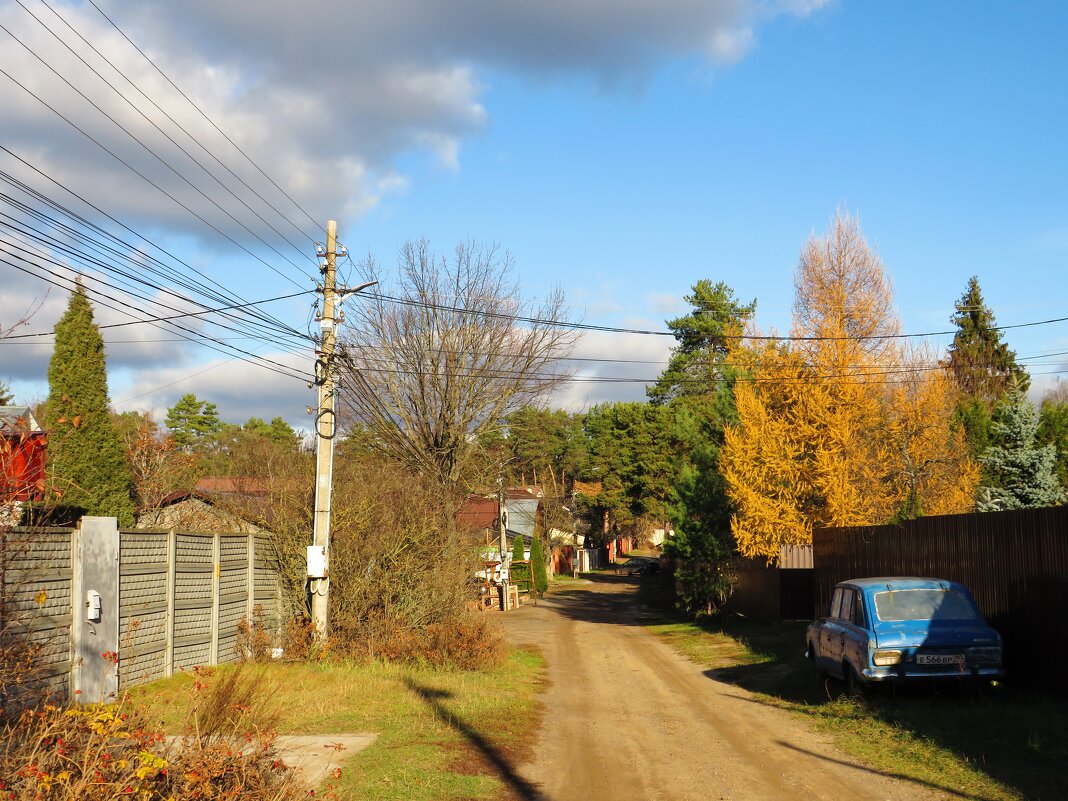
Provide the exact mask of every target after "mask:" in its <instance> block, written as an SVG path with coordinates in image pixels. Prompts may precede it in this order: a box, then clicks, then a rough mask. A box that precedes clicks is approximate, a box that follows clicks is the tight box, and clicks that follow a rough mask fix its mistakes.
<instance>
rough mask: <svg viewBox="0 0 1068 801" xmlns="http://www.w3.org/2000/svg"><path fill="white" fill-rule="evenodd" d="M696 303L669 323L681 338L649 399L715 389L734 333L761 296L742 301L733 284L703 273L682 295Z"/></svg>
mask: <svg viewBox="0 0 1068 801" xmlns="http://www.w3.org/2000/svg"><path fill="white" fill-rule="evenodd" d="M683 300H685V301H686V302H687V303H689V304H690V305H691V306H692V307H693V311H691V312H690V313H689V314H687V315H686V316H684V317H677V318H676V319H674V320H668V321H667V326H668V328H670V329H671V332H672V333H673V334H674V335H675V339H676V341H677V342H678V344H677V345H676V346H675V348H674V349H673V350H672V353H671V359H670V361H669V362H668V366H667V369H666V370H664V372H663V373H661V374H660V377H659V378H658V379H657V381H656V384H654V385H653V386H651V387H649V388H648V390H647V394H648V395H649V400H650V401H652V402H653V403H655V404H663V403H667V402H669V401H671V400H673V399H675V398H680V397H686V396H695V395H710V394H713V393H714V392H715V388H716V385H717V384H718V383H719V382H720V381H721V380H723V379H724V371H723V364H722V363H723V361H724V360H725V358H726V356H727V353H728V351H729V349H730V347H731V343H732V341H733V339H734V338H735V337H737V336H738V335H740V334H741V333H742V331H743V330H744V328H745V324H746V322H748V321H749V320H750V319H752V317H753V314H754V313H755V312H756V300H753V301H751V302H750V303H748V304H741V303H739V302H738V301H737V300H735V298H734V290H733V289H731V288H730V287H729V286H727V285H726V284H725V283H723V282H722V281H720V282H719V283H717V284H713V283H712V282H711V281H709V280H708V279H701V280H700V281H698V282H697V283H696V284H694V285H693V289H692V294H690V295H687V296H685V297H684V298H683Z"/></svg>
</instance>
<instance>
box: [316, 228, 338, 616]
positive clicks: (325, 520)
mask: <svg viewBox="0 0 1068 801" xmlns="http://www.w3.org/2000/svg"><path fill="white" fill-rule="evenodd" d="M322 255H323V256H325V257H326V260H325V262H324V263H323V265H322V272H323V285H322V291H323V316H322V319H321V320H320V329H321V330H322V334H323V336H322V343H321V344H320V346H319V351H318V352H317V353H316V360H315V383H316V385H317V389H318V401H319V402H318V404H317V405H316V407H315V408H316V411H315V519H314V526H315V528H314V533H313V535H312V543H313V544H314V545H317V546H320V547H322V549H323V554H324V570H323V572H324V574H325V575H323V576H321V577H312V576H311V575H310V574H311V572H312V571H311V570H310V569H309V578H310V586H311V593H312V624H313V625H314V627H315V632H316V635H317V636H319V637H325V636H326V632H327V626H328V624H329V610H330V509H331V501H332V498H331V495H332V494H333V488H334V476H333V472H334V434H335V433H336V430H337V429H336V425H335V424H336V421H337V415H336V413H335V411H334V394H335V390H334V351H335V349H336V347H337V320H336V319H335V317H336V311H337V221H336V220H330V221H329V222H328V223H327V224H326V252H325V253H324V254H322ZM309 568H310V566H309Z"/></svg>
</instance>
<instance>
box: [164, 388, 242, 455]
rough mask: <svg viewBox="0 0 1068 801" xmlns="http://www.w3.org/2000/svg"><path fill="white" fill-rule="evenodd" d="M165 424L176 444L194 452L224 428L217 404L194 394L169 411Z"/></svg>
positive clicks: (185, 396)
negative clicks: (198, 445)
mask: <svg viewBox="0 0 1068 801" xmlns="http://www.w3.org/2000/svg"><path fill="white" fill-rule="evenodd" d="M165 422H166V424H167V428H169V429H170V430H171V437H172V438H173V439H174V443H175V444H176V445H177V446H178V447H180V448H183V449H184V450H186V451H190V450H193V448H194V447H195V446H196V445H197V444H199V443H200V442H203V441H204V440H205V439H207V438H208V437H210V436H211V435H212V434H217V433H218V432H219V430H220V429H221V428H222V423H220V422H219V410H218V409H217V408H216V406H215V404H214V403H209V402H208V401H203V400H200V399H199V398H197V396H196V395H193V394H192V393H190V394H188V395H183V396H182V397H181V398H179V399H178V402H177V403H175V404H174V406H172V407H171V408H170V409H168V410H167V418H166V420H165ZM250 422H251V421H250ZM260 422H261V423H262V422H263V421H262V420H261V421H260Z"/></svg>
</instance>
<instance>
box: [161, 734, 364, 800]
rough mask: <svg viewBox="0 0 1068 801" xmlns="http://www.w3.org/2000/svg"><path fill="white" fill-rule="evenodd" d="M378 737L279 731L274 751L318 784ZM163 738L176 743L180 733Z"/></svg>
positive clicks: (312, 782) (311, 782)
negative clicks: (276, 750) (284, 732)
mask: <svg viewBox="0 0 1068 801" xmlns="http://www.w3.org/2000/svg"><path fill="white" fill-rule="evenodd" d="M377 739H378V735H377V734H369V733H363V734H281V735H279V736H278V739H277V740H276V741H275V747H276V748H277V749H278V755H279V756H280V757H281V758H282V760H283V761H284V762H285V763H286V764H287V765H290V766H292V767H294V768H296V769H297V771H298V772H299V774H300V776H301V778H303V779H304V781H306V782H307V783H308V786H309V787H313V788H315V787H318V786H319V785H320V784H322V783H323V782H324V781H325V780H326V779H327V778H328V777H329V776H330V774H331V773H333V772H334V769H335V768H341V769H342V770H344V766H343V763H344V762H345V760H346V759H348V758H349V757H351V756H352V755H353V754H358V753H359V752H360V751H362V750H363V749H365V748H366V747H367V746H369V745H370V744H371V743H373V742H374V741H375V740H377ZM167 740H168V741H169V742H171V743H177V742H178V741H179V740H181V737H177V736H170V737H168V738H167Z"/></svg>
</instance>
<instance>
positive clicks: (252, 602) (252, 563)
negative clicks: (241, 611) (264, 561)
mask: <svg viewBox="0 0 1068 801" xmlns="http://www.w3.org/2000/svg"><path fill="white" fill-rule="evenodd" d="M247 536H248V546H247V547H246V548H245V553H247V554H248V578H247V579H246V580H245V581H246V585H247V586H246V588H247V589H248V604H247V605H246V607H245V618H246V619H247V620H248V624H249V626H250V627H251V626H252V613H253V610H254V609H255V608H256V532H254V531H250V532H248V535H247Z"/></svg>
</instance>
